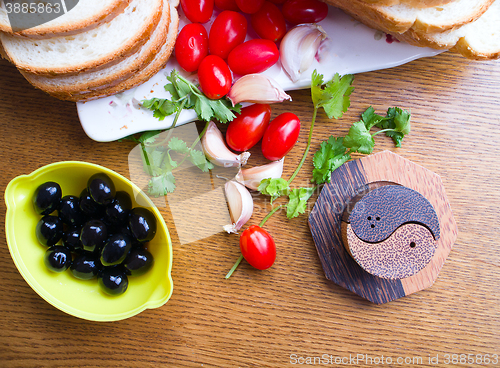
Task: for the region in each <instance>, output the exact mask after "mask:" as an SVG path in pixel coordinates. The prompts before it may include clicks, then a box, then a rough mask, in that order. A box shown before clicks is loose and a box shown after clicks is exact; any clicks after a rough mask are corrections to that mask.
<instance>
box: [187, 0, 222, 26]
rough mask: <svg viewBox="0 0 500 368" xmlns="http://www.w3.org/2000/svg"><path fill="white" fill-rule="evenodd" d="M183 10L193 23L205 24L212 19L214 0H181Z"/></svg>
mask: <svg viewBox="0 0 500 368" xmlns="http://www.w3.org/2000/svg"><path fill="white" fill-rule="evenodd" d="M180 2H181V7H182V10H183V11H184V14H185V15H186V17H187V19H189V20H190V21H191V23H205V22H208V21H209V19H210V18H211V17H212V13H213V11H214V0H180Z"/></svg>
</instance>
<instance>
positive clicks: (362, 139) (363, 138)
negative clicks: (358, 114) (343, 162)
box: [343, 121, 375, 155]
mask: <svg viewBox="0 0 500 368" xmlns="http://www.w3.org/2000/svg"><path fill="white" fill-rule="evenodd" d="M343 144H344V147H346V148H349V149H350V151H351V152H360V153H364V154H367V155H368V154H370V153H372V152H373V147H374V146H375V140H374V139H373V137H372V135H371V134H370V132H369V131H368V130H367V129H366V126H365V123H364V122H363V121H358V122H356V123H354V124H352V126H351V128H350V129H349V133H348V134H347V135H346V136H345V138H344V142H343Z"/></svg>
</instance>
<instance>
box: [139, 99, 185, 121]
mask: <svg viewBox="0 0 500 368" xmlns="http://www.w3.org/2000/svg"><path fill="white" fill-rule="evenodd" d="M142 106H143V107H145V108H146V109H149V110H152V111H153V116H154V117H155V118H157V119H158V120H160V121H161V120H163V119H165V118H166V117H167V116H169V115H172V114H173V113H175V112H176V111H177V105H176V104H175V103H173V102H172V101H170V100H168V99H166V98H155V97H153V98H152V99H150V100H142Z"/></svg>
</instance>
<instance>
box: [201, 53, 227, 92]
mask: <svg viewBox="0 0 500 368" xmlns="http://www.w3.org/2000/svg"><path fill="white" fill-rule="evenodd" d="M198 79H199V82H200V87H201V89H202V91H203V93H205V95H206V96H207V97H208V98H210V99H218V98H221V97H224V96H225V95H226V94H227V93H228V92H229V90H230V89H231V83H232V82H233V78H232V76H231V71H230V70H229V67H228V66H227V64H226V62H225V61H224V60H223V59H222V58H221V57H219V56H217V55H208V56H206V57H205V58H204V59H203V60H202V61H201V64H200V67H199V68H198Z"/></svg>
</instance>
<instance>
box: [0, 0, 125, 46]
mask: <svg viewBox="0 0 500 368" xmlns="http://www.w3.org/2000/svg"><path fill="white" fill-rule="evenodd" d="M130 1H131V0H79V1H78V4H77V5H76V6H75V7H74V8H73V9H71V10H70V11H68V13H66V14H64V15H61V16H60V17H59V18H56V19H54V20H51V21H49V22H47V23H43V24H41V25H39V26H37V27H32V28H29V29H25V30H23V31H19V32H14V31H13V30H12V28H11V26H10V22H9V18H8V15H7V10H6V8H4V7H1V6H0V31H3V32H7V33H15V34H17V35H21V36H26V37H29V38H50V37H58V36H69V35H72V34H75V33H79V32H84V31H88V30H91V29H93V28H96V27H97V26H99V25H100V24H102V23H105V22H109V21H110V20H111V19H113V18H114V17H116V16H117V15H118V14H120V13H121V12H122V11H123V10H124V9H125V8H126V7H127V6H128V4H129V3H130ZM37 3H40V4H44V3H47V1H46V0H43V1H37ZM40 14H41V15H40V17H43V13H40Z"/></svg>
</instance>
